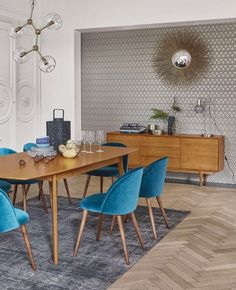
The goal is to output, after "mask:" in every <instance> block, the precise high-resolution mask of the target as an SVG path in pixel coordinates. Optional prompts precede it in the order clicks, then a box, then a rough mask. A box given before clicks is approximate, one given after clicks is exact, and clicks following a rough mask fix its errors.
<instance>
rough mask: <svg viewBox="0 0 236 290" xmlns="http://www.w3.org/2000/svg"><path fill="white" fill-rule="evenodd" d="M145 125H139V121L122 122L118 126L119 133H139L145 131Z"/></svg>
mask: <svg viewBox="0 0 236 290" xmlns="http://www.w3.org/2000/svg"><path fill="white" fill-rule="evenodd" d="M146 129H147V128H146V127H145V126H143V125H140V124H139V123H123V125H122V126H121V127H120V133H128V134H129V133H133V134H141V133H144V132H145V131H146Z"/></svg>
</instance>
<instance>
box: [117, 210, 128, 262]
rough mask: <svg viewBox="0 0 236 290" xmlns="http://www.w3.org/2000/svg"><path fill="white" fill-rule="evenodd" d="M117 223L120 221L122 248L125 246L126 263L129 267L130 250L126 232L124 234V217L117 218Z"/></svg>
mask: <svg viewBox="0 0 236 290" xmlns="http://www.w3.org/2000/svg"><path fill="white" fill-rule="evenodd" d="M117 221H118V226H119V230H120V235H121V241H122V246H123V249H124V254H125V262H126V264H127V265H129V254H128V248H127V245H126V240H125V232H124V227H123V222H122V217H121V216H120V215H118V216H117Z"/></svg>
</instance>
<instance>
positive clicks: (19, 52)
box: [9, 0, 62, 73]
mask: <svg viewBox="0 0 236 290" xmlns="http://www.w3.org/2000/svg"><path fill="white" fill-rule="evenodd" d="M30 4H31V11H30V17H29V19H28V20H27V22H26V23H25V24H23V25H21V26H16V27H13V26H12V27H11V28H10V30H9V35H10V37H12V38H19V37H21V36H22V35H23V34H24V28H25V27H26V26H31V27H32V28H33V29H34V32H35V36H36V39H35V44H34V45H33V47H32V49H30V50H26V49H24V48H18V49H16V50H15V51H14V53H13V56H14V59H15V61H16V62H17V63H19V64H22V63H25V62H27V61H28V59H29V54H30V53H31V52H37V53H38V55H39V57H40V60H39V68H40V70H41V71H42V72H47V73H49V72H52V71H53V70H54V69H55V67H56V61H55V59H54V58H53V57H52V56H47V55H46V56H43V55H42V54H41V52H40V51H39V37H40V35H41V32H42V31H43V30H44V29H47V28H48V29H52V30H58V29H59V28H60V27H61V26H62V20H61V17H60V16H59V15H58V14H55V13H50V14H48V15H47V16H46V18H45V25H44V26H43V27H42V28H37V27H36V26H35V24H34V21H33V13H34V8H35V5H36V0H30Z"/></svg>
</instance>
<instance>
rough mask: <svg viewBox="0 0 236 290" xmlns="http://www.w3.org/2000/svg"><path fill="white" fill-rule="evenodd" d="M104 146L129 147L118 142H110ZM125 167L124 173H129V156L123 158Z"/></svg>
mask: <svg viewBox="0 0 236 290" xmlns="http://www.w3.org/2000/svg"><path fill="white" fill-rule="evenodd" d="M102 146H114V147H127V146H126V145H125V144H123V143H118V142H109V143H104V144H102ZM112 166H116V167H117V164H114V165H112ZM123 167H124V172H125V173H126V172H127V171H128V155H125V156H123Z"/></svg>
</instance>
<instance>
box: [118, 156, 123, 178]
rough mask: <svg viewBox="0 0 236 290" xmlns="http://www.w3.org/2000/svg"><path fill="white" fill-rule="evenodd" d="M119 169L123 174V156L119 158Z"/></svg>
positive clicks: (120, 173)
mask: <svg viewBox="0 0 236 290" xmlns="http://www.w3.org/2000/svg"><path fill="white" fill-rule="evenodd" d="M118 171H119V175H120V176H122V175H123V174H124V166H123V157H120V158H119V162H118Z"/></svg>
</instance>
